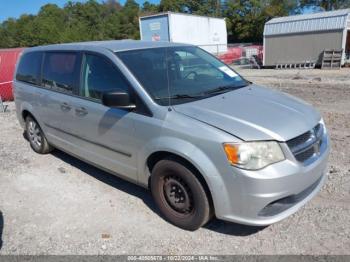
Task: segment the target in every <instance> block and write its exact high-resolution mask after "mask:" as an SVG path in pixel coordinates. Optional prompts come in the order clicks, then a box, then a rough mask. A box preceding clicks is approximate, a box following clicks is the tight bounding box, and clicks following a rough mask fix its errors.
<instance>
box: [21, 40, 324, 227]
mask: <svg viewBox="0 0 350 262" xmlns="http://www.w3.org/2000/svg"><path fill="white" fill-rule="evenodd" d="M14 86H15V92H14V94H15V101H16V109H17V114H18V119H19V121H20V123H21V125H22V126H23V127H24V129H25V133H26V136H27V138H28V140H29V142H30V146H31V147H32V148H33V150H34V151H35V152H37V153H40V154H45V153H49V152H50V151H51V150H53V149H54V148H58V149H60V150H63V151H65V152H67V153H69V154H71V155H73V156H75V157H78V158H80V159H82V160H84V161H86V162H88V163H90V164H92V165H95V166H97V167H99V168H101V169H104V170H106V171H108V172H110V173H112V174H114V175H117V176H120V177H123V178H125V179H127V180H129V181H132V182H134V183H137V184H139V185H141V186H144V187H147V188H150V190H151V192H152V195H153V198H154V201H155V202H156V204H157V206H158V207H159V210H160V213H161V214H162V215H163V216H164V218H166V219H167V220H168V221H169V222H171V223H173V224H174V225H176V226H179V227H181V228H184V229H187V230H195V229H197V228H199V227H201V226H202V225H204V224H205V223H207V222H208V221H209V220H210V219H211V218H212V217H213V216H216V217H217V218H218V219H223V220H227V221H232V222H237V223H241V224H247V225H255V226H265V225H269V224H272V223H275V222H277V221H280V220H281V219H284V218H286V217H288V216H289V215H291V214H293V213H294V212H296V211H297V210H298V209H299V208H300V207H301V206H303V205H304V204H305V203H306V202H307V201H309V200H310V199H311V198H312V197H313V196H314V195H315V194H316V193H317V192H318V191H319V190H320V188H321V187H322V185H323V184H324V182H325V179H326V172H325V169H326V164H327V159H328V155H329V137H328V134H327V130H326V127H325V124H324V122H323V120H322V118H321V116H320V114H319V113H318V112H317V111H316V110H315V109H314V108H313V107H312V106H310V105H308V104H306V103H305V102H303V101H301V100H299V99H296V98H294V97H291V96H289V95H286V94H283V93H280V92H276V91H273V90H271V89H268V88H264V87H261V86H257V85H255V84H253V83H251V82H249V81H247V80H245V79H244V78H243V77H241V76H240V75H239V74H237V73H236V72H235V71H234V70H232V69H231V68H230V67H229V66H227V65H225V64H224V63H222V62H221V61H219V60H218V59H216V58H215V57H214V56H212V55H211V54H209V53H207V52H205V51H204V50H202V49H200V48H198V47H196V46H192V45H185V44H175V43H167V42H144V41H132V40H125V41H124V40H123V41H103V42H85V43H73V44H60V45H50V46H42V47H35V48H29V49H26V50H25V52H24V53H23V55H22V57H21V59H20V62H19V64H18V66H17V70H16V75H15V80H14Z"/></svg>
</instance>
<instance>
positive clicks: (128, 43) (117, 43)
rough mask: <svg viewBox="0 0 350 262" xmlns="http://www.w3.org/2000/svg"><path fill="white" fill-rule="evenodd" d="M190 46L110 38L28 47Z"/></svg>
mask: <svg viewBox="0 0 350 262" xmlns="http://www.w3.org/2000/svg"><path fill="white" fill-rule="evenodd" d="M184 45H185V46H189V45H188V44H180V43H172V42H162V41H159V42H153V41H141V40H110V41H92V42H79V43H67V44H54V45H46V46H37V47H32V48H28V49H29V50H31V51H34V50H36V51H39V50H40V51H45V50H68V49H69V50H82V49H90V48H91V49H93V48H95V47H99V48H105V49H109V50H111V51H113V52H118V51H127V50H136V49H145V48H157V47H172V46H184Z"/></svg>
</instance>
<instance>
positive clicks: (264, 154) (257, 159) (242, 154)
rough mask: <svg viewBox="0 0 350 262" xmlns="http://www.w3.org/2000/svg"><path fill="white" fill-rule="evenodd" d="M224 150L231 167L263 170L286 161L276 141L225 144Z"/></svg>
mask: <svg viewBox="0 0 350 262" xmlns="http://www.w3.org/2000/svg"><path fill="white" fill-rule="evenodd" d="M224 150H225V153H226V156H227V159H228V161H229V162H230V164H231V165H233V166H236V167H239V168H243V169H248V170H257V169H261V168H264V167H266V166H268V165H270V164H273V163H276V162H280V161H282V160H284V159H285V157H284V154H283V152H282V149H281V147H280V145H279V144H278V143H277V142H275V141H268V142H242V143H225V144H224Z"/></svg>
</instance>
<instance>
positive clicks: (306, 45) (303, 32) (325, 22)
mask: <svg viewBox="0 0 350 262" xmlns="http://www.w3.org/2000/svg"><path fill="white" fill-rule="evenodd" d="M349 14H350V9H343V10H337V11H330V12H322V13H316V14H307V15H296V16H288V17H279V18H274V19H272V20H270V21H268V22H267V23H266V24H265V28H264V59H263V60H264V61H263V63H264V66H276V65H278V64H298V63H303V62H306V61H312V62H314V63H316V64H317V65H320V64H321V63H322V55H323V51H324V50H341V51H342V52H343V54H342V60H341V64H342V65H343V64H344V63H345V62H346V60H348V59H349V54H350V34H349V32H350V31H349V30H350V16H349Z"/></svg>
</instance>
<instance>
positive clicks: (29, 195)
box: [0, 69, 350, 255]
mask: <svg viewBox="0 0 350 262" xmlns="http://www.w3.org/2000/svg"><path fill="white" fill-rule="evenodd" d="M238 70H239V69H238ZM239 71H240V72H241V74H242V75H244V76H245V77H246V78H248V79H250V80H252V81H254V82H256V83H258V84H262V85H269V86H271V87H272V88H274V89H278V90H282V91H284V92H287V93H290V94H292V95H295V96H298V97H300V98H302V99H304V100H306V101H308V102H309V103H311V104H313V105H314V106H315V107H317V108H318V109H319V110H320V111H321V112H322V115H323V116H324V118H325V122H326V124H327V126H328V129H329V132H330V135H331V140H332V151H331V157H330V164H329V172H328V173H329V180H328V182H327V184H326V185H325V186H324V188H323V189H322V191H321V192H320V193H319V194H318V195H317V196H316V197H315V198H314V199H313V200H312V201H310V202H309V203H308V204H307V205H306V206H305V207H304V208H302V209H301V210H300V211H299V212H297V213H296V214H294V215H293V216H291V217H289V218H287V219H285V220H283V221H282V222H279V223H277V224H274V225H272V226H269V227H265V228H257V227H248V226H242V225H237V224H233V223H228V222H223V221H219V220H214V221H213V222H211V223H210V224H208V225H206V226H205V227H203V228H201V229H199V230H197V231H195V232H187V231H184V230H181V229H179V228H176V227H174V226H172V225H170V224H168V223H167V222H166V221H164V220H163V219H162V218H161V217H160V216H159V213H158V211H157V209H156V207H155V206H154V204H153V202H152V198H151V195H150V193H149V192H148V191H147V190H145V189H142V188H140V187H138V186H135V185H133V184H130V183H128V182H125V181H123V180H121V179H119V178H116V177H114V176H112V175H109V174H107V173H105V172H103V171H100V170H98V169H96V168H94V167H92V166H90V165H88V164H85V163H83V162H81V161H79V160H77V159H75V158H73V157H71V156H68V155H67V154H65V153H62V152H60V151H55V152H53V153H52V154H49V155H45V156H42V155H38V154H35V153H34V152H33V151H32V150H31V149H30V147H29V145H28V143H27V141H26V140H25V139H24V138H23V131H22V129H21V128H20V126H19V124H18V122H17V120H16V117H15V109H14V104H13V103H9V109H10V110H9V112H8V113H5V114H3V113H0V130H1V131H0V134H1V136H0V210H1V212H2V216H3V218H2V219H3V229H2V225H1V221H2V219H1V217H0V235H1V231H2V237H1V238H2V241H3V245H2V249H1V250H0V254H135V253H136V254H218V255H219V254H350V249H349V246H350V212H349V211H350V158H349V152H350V76H349V73H350V70H349V69H344V70H340V71H321V70H303V71H297V70H284V71H282V70H281V71H278V70H246V69H244V70H243V69H242V70H239Z"/></svg>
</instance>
